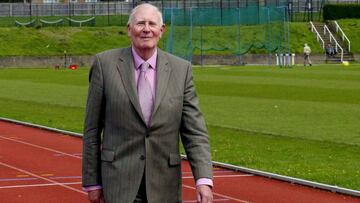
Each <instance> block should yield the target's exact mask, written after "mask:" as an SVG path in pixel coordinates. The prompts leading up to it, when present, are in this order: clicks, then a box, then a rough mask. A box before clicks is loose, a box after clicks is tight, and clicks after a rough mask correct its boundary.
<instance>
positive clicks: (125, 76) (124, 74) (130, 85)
mask: <svg viewBox="0 0 360 203" xmlns="http://www.w3.org/2000/svg"><path fill="white" fill-rule="evenodd" d="M117 69H118V70H119V72H120V76H121V79H122V82H123V85H124V88H125V89H126V92H127V94H128V96H129V98H130V101H131V103H132V104H133V106H134V108H135V110H136V112H137V113H138V114H139V115H140V117H141V119H142V120H143V121H144V122H145V119H144V117H143V115H142V111H141V107H140V103H139V98H138V96H137V88H136V83H135V75H134V72H135V71H134V61H133V56H132V53H131V47H129V48H127V49H124V50H123V51H122V52H121V54H120V58H119V62H118V64H117Z"/></svg>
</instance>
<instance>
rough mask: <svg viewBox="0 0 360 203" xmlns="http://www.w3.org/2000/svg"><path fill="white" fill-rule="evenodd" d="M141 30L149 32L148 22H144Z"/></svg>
mask: <svg viewBox="0 0 360 203" xmlns="http://www.w3.org/2000/svg"><path fill="white" fill-rule="evenodd" d="M143 31H144V32H149V31H150V25H149V23H145V26H144V29H143Z"/></svg>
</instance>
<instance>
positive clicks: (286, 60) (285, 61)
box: [284, 54, 290, 65]
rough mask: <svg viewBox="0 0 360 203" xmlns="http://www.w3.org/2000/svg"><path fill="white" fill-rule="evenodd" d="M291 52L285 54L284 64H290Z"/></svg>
mask: <svg viewBox="0 0 360 203" xmlns="http://www.w3.org/2000/svg"><path fill="white" fill-rule="evenodd" d="M289 59H290V58H289V54H285V58H284V65H290V60H289Z"/></svg>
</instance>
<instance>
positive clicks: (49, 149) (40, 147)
mask: <svg viewBox="0 0 360 203" xmlns="http://www.w3.org/2000/svg"><path fill="white" fill-rule="evenodd" d="M0 138H2V139H4V140H10V141H13V142H18V143H21V144H24V145H29V146H32V147H36V148H39V149H43V150H47V151H51V152H55V153H58V154H63V155H67V156H70V157H74V158H77V159H82V158H81V157H79V156H75V155H72V154H69V153H66V152H62V151H58V150H55V149H51V148H48V147H43V146H40V145H36V144H31V143H28V142H24V141H20V140H15V139H11V138H7V137H3V136H0Z"/></svg>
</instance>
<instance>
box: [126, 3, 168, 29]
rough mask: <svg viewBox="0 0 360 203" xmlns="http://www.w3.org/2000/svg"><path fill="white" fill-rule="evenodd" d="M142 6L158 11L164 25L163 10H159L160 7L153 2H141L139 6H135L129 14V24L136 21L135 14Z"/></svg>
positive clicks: (161, 23) (160, 20)
mask: <svg viewBox="0 0 360 203" xmlns="http://www.w3.org/2000/svg"><path fill="white" fill-rule="evenodd" d="M140 8H149V9H153V10H155V11H156V14H158V16H159V22H160V26H162V25H163V24H164V23H163V18H162V14H161V11H160V10H159V8H158V7H156V6H154V5H152V4H149V3H143V4H140V5H138V6H136V7H135V8H133V9H132V10H131V13H130V15H129V20H128V23H127V25H128V26H129V25H130V23H133V22H134V17H135V14H136V12H137V11H138V10H139V9H140Z"/></svg>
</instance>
